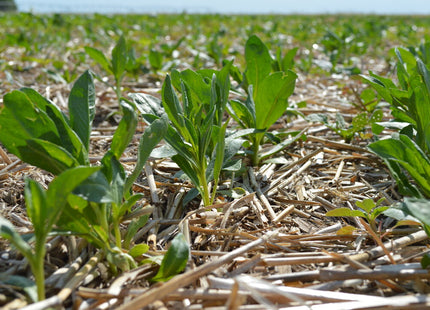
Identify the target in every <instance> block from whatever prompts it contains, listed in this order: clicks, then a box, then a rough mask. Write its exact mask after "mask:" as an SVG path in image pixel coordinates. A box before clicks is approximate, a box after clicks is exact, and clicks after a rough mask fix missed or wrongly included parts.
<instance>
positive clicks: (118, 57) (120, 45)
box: [112, 36, 128, 83]
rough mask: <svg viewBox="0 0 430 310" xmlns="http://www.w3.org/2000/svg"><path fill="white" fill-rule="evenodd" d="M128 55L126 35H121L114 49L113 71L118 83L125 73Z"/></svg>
mask: <svg viewBox="0 0 430 310" xmlns="http://www.w3.org/2000/svg"><path fill="white" fill-rule="evenodd" d="M127 57H128V52H127V44H126V42H125V38H124V36H121V37H120V38H119V40H118V42H117V43H116V45H115V47H114V48H113V50H112V73H113V75H114V76H115V81H116V82H117V83H119V82H120V81H121V79H122V77H123V75H124V72H125V66H126V64H127Z"/></svg>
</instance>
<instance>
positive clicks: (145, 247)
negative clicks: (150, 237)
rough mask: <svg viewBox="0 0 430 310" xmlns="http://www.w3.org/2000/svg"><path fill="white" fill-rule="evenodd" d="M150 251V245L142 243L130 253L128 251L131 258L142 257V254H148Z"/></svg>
mask: <svg viewBox="0 0 430 310" xmlns="http://www.w3.org/2000/svg"><path fill="white" fill-rule="evenodd" d="M148 250H149V245H147V244H145V243H141V244H137V245H135V246H134V247H132V248H131V249H130V251H128V254H129V255H130V256H131V257H133V258H136V257H138V256H141V255H142V254H145V253H146V252H148Z"/></svg>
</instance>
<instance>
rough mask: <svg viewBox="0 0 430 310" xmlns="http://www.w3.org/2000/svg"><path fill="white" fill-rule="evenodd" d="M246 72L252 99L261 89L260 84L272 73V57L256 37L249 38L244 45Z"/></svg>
mask: <svg viewBox="0 0 430 310" xmlns="http://www.w3.org/2000/svg"><path fill="white" fill-rule="evenodd" d="M245 60H246V65H247V67H246V72H245V76H246V79H247V82H248V84H249V85H253V86H254V98H255V97H256V96H258V91H259V90H260V89H262V88H261V87H260V83H261V82H262V81H263V80H264V79H265V78H266V76H268V75H269V74H270V72H271V71H272V57H271V56H270V53H269V50H268V48H267V47H266V45H265V44H264V43H263V42H262V41H261V40H260V39H259V38H258V37H257V36H256V35H253V36H251V37H249V39H248V41H247V42H246V45H245Z"/></svg>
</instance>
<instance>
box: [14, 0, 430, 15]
mask: <svg viewBox="0 0 430 310" xmlns="http://www.w3.org/2000/svg"><path fill="white" fill-rule="evenodd" d="M15 2H16V3H17V5H18V8H19V9H20V10H21V11H33V12H35V13H47V12H75V13H83V12H85V13H96V12H97V13H162V12H164V13H181V12H184V11H186V12H188V13H241V14H247V13H251V14H267V13H279V14H292V13H303V14H317V13H373V14H430V0H360V1H348V0H260V1H255V0H212V1H207V0H121V1H118V0H74V1H70V0H15Z"/></svg>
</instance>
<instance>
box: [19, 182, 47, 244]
mask: <svg viewBox="0 0 430 310" xmlns="http://www.w3.org/2000/svg"><path fill="white" fill-rule="evenodd" d="M24 196H25V206H26V209H27V214H28V216H29V218H30V220H31V222H32V223H33V227H34V233H35V235H36V240H39V239H42V238H44V237H46V235H47V234H48V232H49V231H47V230H46V229H49V227H46V224H47V222H49V217H50V216H51V214H50V213H49V211H50V210H48V208H47V201H46V193H45V190H44V189H43V188H42V186H41V185H40V184H39V183H37V182H36V181H33V180H31V179H29V178H26V179H25V187H24Z"/></svg>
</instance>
